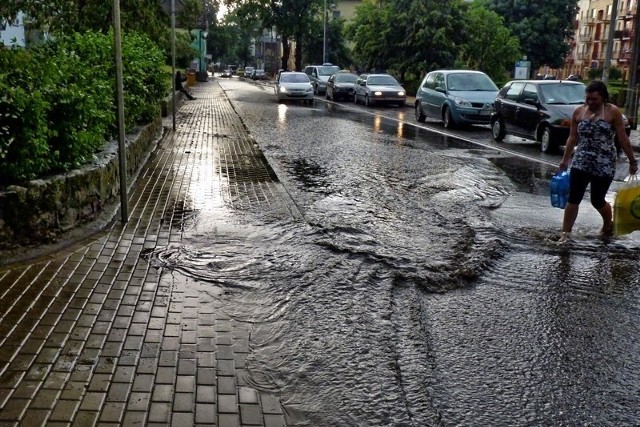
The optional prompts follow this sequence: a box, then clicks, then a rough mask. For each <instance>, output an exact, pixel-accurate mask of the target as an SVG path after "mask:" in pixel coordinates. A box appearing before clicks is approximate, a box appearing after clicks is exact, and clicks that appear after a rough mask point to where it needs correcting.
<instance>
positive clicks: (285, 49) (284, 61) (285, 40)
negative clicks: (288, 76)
mask: <svg viewBox="0 0 640 427" xmlns="http://www.w3.org/2000/svg"><path fill="white" fill-rule="evenodd" d="M290 54H291V46H289V37H287V36H285V35H284V34H283V35H282V58H280V69H281V70H285V71H289V70H288V63H289V55H290Z"/></svg>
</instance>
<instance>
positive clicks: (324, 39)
mask: <svg viewBox="0 0 640 427" xmlns="http://www.w3.org/2000/svg"><path fill="white" fill-rule="evenodd" d="M322 27H323V33H324V34H323V36H322V63H323V64H324V63H325V62H327V0H324V13H323V14H322Z"/></svg>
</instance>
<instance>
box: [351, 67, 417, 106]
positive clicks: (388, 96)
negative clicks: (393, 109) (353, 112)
mask: <svg viewBox="0 0 640 427" xmlns="http://www.w3.org/2000/svg"><path fill="white" fill-rule="evenodd" d="M353 100H354V102H355V103H356V104H357V103H358V101H359V100H362V102H363V103H364V104H365V105H367V106H373V105H376V104H396V105H398V106H399V107H403V106H404V104H405V102H406V101H407V93H406V91H405V90H404V88H403V87H402V85H401V84H400V83H398V81H397V80H396V79H395V77H393V76H391V75H389V74H360V76H359V77H358V80H357V81H356V85H355V88H354V97H353Z"/></svg>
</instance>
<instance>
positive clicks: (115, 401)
mask: <svg viewBox="0 0 640 427" xmlns="http://www.w3.org/2000/svg"><path fill="white" fill-rule="evenodd" d="M195 94H196V96H197V99H196V100H195V101H188V102H186V103H184V104H183V105H182V106H181V108H180V110H179V112H178V113H177V117H176V123H177V129H176V132H175V133H174V132H172V131H171V129H170V127H171V126H169V129H168V130H167V132H166V134H165V135H164V136H163V138H162V140H161V141H160V143H159V145H158V148H157V149H156V151H155V152H154V153H153V155H152V156H151V158H150V160H149V161H148V163H147V164H146V165H145V166H144V168H143V171H142V173H141V174H140V176H139V177H138V180H137V182H136V184H135V186H134V190H133V192H132V194H131V195H130V197H129V212H130V217H129V221H128V222H127V223H126V224H122V223H121V222H117V223H115V224H114V225H113V226H111V227H110V228H109V229H107V230H105V231H104V232H103V233H102V234H101V235H98V236H94V237H93V238H91V239H90V240H88V241H85V242H81V243H78V244H75V245H74V246H72V247H71V248H68V249H66V250H61V251H58V252H57V253H55V254H50V255H48V256H43V257H41V258H38V259H36V260H32V261H29V262H25V263H23V264H14V265H9V266H5V267H2V268H0V427H4V426H29V427H31V426H41V425H42V426H44V425H48V426H53V425H61V426H62V425H64V426H82V427H85V426H97V425H99V426H118V425H148V426H191V425H196V426H197V425H202V426H204V425H208V426H221V427H234V426H264V427H280V426H286V425H287V423H286V418H285V411H283V408H282V405H281V404H280V400H279V398H278V396H275V395H272V394H268V393H264V392H262V391H259V390H256V389H254V388H252V387H251V386H250V385H248V384H247V381H246V379H245V378H246V375H247V372H246V371H247V369H246V366H245V362H244V361H245V360H246V357H247V354H248V352H249V351H250V350H249V349H250V343H249V336H250V331H249V330H248V329H247V326H243V325H242V324H239V323H238V322H235V321H234V320H233V319H230V318H229V317H228V316H226V315H225V314H224V313H223V312H222V311H220V310H216V305H215V301H212V298H211V297H208V296H205V295H202V293H200V292H197V291H194V290H192V289H190V288H187V287H184V286H181V283H180V281H176V280H174V279H172V277H171V275H170V274H163V272H162V270H161V269H156V268H154V267H153V266H151V265H150V263H149V262H148V259H147V258H148V257H147V256H146V255H147V254H148V253H149V252H150V251H153V250H155V249H157V248H160V247H165V246H167V245H170V244H179V243H180V242H181V241H182V239H183V235H184V230H185V224H188V223H189V221H192V220H193V217H194V213H195V212H197V211H198V210H202V209H209V210H213V211H215V210H217V209H218V210H220V212H221V213H223V212H228V210H229V209H231V210H236V211H239V212H241V211H243V210H251V209H261V208H264V207H265V206H269V205H270V204H283V200H282V199H283V197H282V190H281V189H280V188H279V185H280V184H279V183H277V179H276V178H275V176H274V174H273V172H272V171H271V169H270V168H269V167H268V165H267V164H266V161H265V159H264V157H263V156H262V154H261V152H260V151H259V150H258V149H257V147H256V146H255V144H254V143H253V141H252V139H251V138H250V136H249V134H248V132H247V130H246V129H245V127H244V125H243V124H242V121H241V119H240V118H239V117H238V115H237V114H236V113H235V112H234V111H233V109H232V106H231V104H230V102H229V101H228V99H226V97H225V95H224V93H223V92H222V90H221V89H220V87H219V85H218V84H217V83H215V82H208V83H204V84H200V85H198V86H196V88H195ZM284 204H285V205H286V203H284Z"/></svg>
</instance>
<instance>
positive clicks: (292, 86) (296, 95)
mask: <svg viewBox="0 0 640 427" xmlns="http://www.w3.org/2000/svg"><path fill="white" fill-rule="evenodd" d="M275 91H276V98H277V99H278V102H284V101H302V102H304V103H305V104H313V100H314V98H313V86H311V80H309V76H307V75H306V74H305V73H301V72H296V71H283V72H281V73H280V74H279V75H278V78H277V79H276V86H275Z"/></svg>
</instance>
